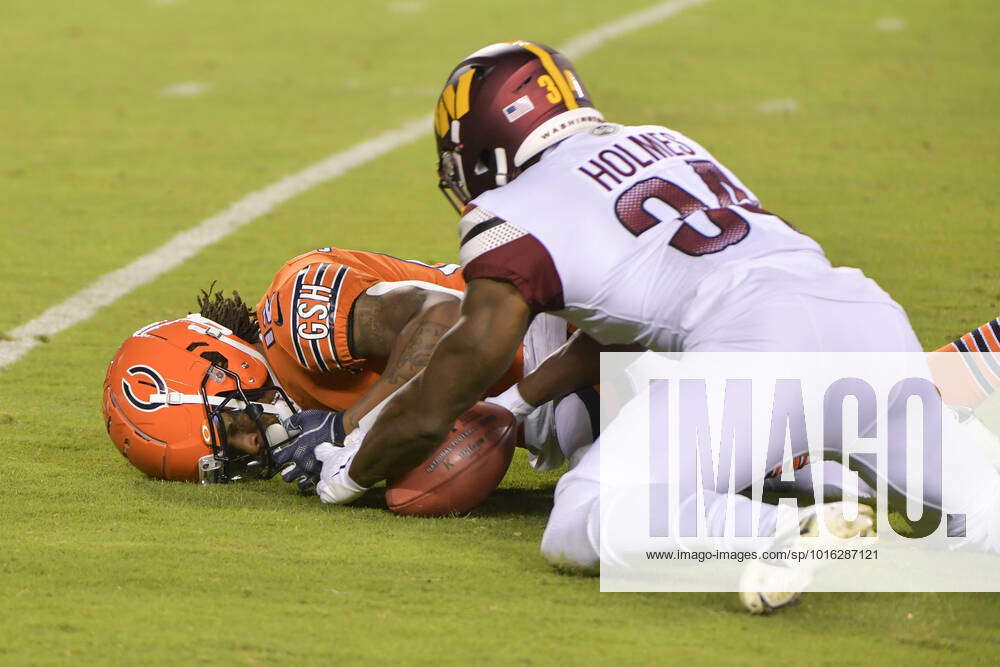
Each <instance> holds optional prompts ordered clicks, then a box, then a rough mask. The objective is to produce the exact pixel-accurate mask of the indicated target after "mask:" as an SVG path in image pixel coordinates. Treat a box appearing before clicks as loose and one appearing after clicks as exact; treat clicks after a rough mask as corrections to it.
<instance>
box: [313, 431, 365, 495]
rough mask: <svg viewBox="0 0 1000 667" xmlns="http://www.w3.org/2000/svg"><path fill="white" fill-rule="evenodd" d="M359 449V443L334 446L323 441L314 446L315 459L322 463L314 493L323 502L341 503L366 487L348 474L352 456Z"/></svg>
mask: <svg viewBox="0 0 1000 667" xmlns="http://www.w3.org/2000/svg"><path fill="white" fill-rule="evenodd" d="M359 449H361V443H360V442H357V443H354V444H350V445H346V446H344V447H334V446H333V445H331V444H329V443H324V444H322V445H320V446H319V447H317V448H316V450H315V456H316V459H317V460H318V461H320V462H322V464H323V470H322V472H321V473H320V480H319V483H318V484H317V485H316V495H318V496H319V499H320V500H322V501H323V502H324V503H332V504H335V505H342V504H344V503H349V502H351V501H353V500H356V499H357V498H358V497H360V496H361V495H362V494H363V493H364V492H365V491H367V490H368V487H365V486H361V485H360V484H358V483H357V482H355V481H354V480H353V479H351V476H350V475H349V474H348V471H349V470H350V469H351V463H352V462H353V461H354V456H355V455H356V454H357V453H358V450H359Z"/></svg>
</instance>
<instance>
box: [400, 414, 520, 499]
mask: <svg viewBox="0 0 1000 667" xmlns="http://www.w3.org/2000/svg"><path fill="white" fill-rule="evenodd" d="M516 439H517V425H516V423H515V420H514V415H512V414H511V413H510V412H509V411H508V410H506V409H504V408H502V407H500V406H498V405H493V404H492V403H485V402H482V401H480V402H479V403H476V404H475V405H474V406H472V407H471V408H469V409H468V410H467V411H465V412H464V413H462V414H461V415H460V416H459V418H458V419H457V420H456V421H455V425H454V426H453V427H452V429H451V432H450V433H448V437H447V438H446V439H445V441H444V442H443V443H441V445H439V446H438V447H437V448H436V449H435V450H434V451H433V453H431V455H430V456H429V457H427V459H426V460H425V461H424V462H423V463H421V464H420V465H418V466H417V467H415V468H413V469H412V470H410V471H409V472H407V473H405V474H403V475H401V476H400V477H398V478H396V479H394V480H392V481H390V482H389V488H388V491H387V492H386V494H385V500H386V503H387V504H388V505H389V509H390V510H392V511H393V512H396V513H398V514H414V515H418V516H443V515H447V514H454V513H458V512H467V511H469V510H471V509H472V508H473V507H475V506H476V505H478V504H480V503H481V502H483V501H484V500H486V497H487V496H489V495H490V493H492V492H493V490H494V489H495V488H497V485H498V484H500V480H502V479H503V476H504V474H506V472H507V468H508V467H510V460H511V458H512V457H513V455H514V446H515V441H516Z"/></svg>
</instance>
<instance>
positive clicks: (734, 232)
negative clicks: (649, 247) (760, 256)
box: [615, 160, 768, 257]
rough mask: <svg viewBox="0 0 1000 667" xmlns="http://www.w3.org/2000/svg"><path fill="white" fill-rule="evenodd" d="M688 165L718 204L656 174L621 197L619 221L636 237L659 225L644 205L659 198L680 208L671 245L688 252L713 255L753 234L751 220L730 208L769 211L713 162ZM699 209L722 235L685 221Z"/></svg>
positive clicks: (619, 199) (703, 161) (619, 198)
mask: <svg viewBox="0 0 1000 667" xmlns="http://www.w3.org/2000/svg"><path fill="white" fill-rule="evenodd" d="M688 164H689V165H690V166H691V168H692V169H694V171H695V173H696V174H698V176H699V177H701V180H702V181H703V182H704V183H705V185H706V187H708V189H709V190H711V191H712V194H714V195H715V196H716V198H717V199H718V200H719V205H718V206H717V207H716V206H711V205H709V204H706V203H705V202H703V201H702V200H700V199H698V198H697V197H695V196H694V195H692V194H691V193H690V192H688V191H687V190H685V189H684V188H682V187H680V186H679V185H677V184H676V183H672V182H670V181H667V180H664V179H662V178H658V177H653V178H647V179H646V180H644V181H639V182H638V183H636V184H635V185H633V186H632V187H630V188H629V189H628V190H626V191H625V192H623V193H622V194H621V195H619V196H618V199H617V200H616V201H615V215H616V216H617V217H618V220H619V222H621V223H622V225H623V226H624V227H625V229H627V230H628V231H630V232H631V233H632V234H633V235H635V236H639V235H640V234H642V233H643V232H645V231H647V230H649V229H650V228H652V227H654V226H656V225H658V224H660V223H661V222H662V220H661V219H660V218H657V217H656V216H654V215H652V214H651V213H649V212H648V211H646V209H645V208H644V206H645V204H646V202H647V201H649V200H650V199H657V200H659V201H662V202H663V203H665V204H667V205H668V206H670V207H671V208H672V209H674V210H675V211H677V214H678V216H679V217H680V218H681V226H680V228H679V229H678V230H677V232H676V233H675V234H674V235H673V237H671V239H670V245H671V246H673V247H674V248H676V249H677V250H680V251H681V252H683V253H684V254H686V255H691V256H694V257H699V256H701V255H710V254H712V253H716V252H719V251H721V250H725V249H726V248H728V247H729V246H731V245H733V244H736V243H739V242H740V241H742V240H743V239H744V238H746V236H747V234H749V233H750V223H748V222H747V221H746V220H745V219H744V218H743V217H742V216H740V214H739V213H737V212H736V211H734V210H733V209H732V208H727V207H730V206H739V207H740V208H743V209H746V210H747V211H752V212H754V213H764V214H767V213H768V212H767V211H765V210H764V209H762V208H760V207H759V206H757V204H756V203H755V202H753V201H752V200H751V199H750V198H749V197H748V196H747V193H746V192H745V191H744V190H742V189H741V188H739V187H737V186H736V185H734V184H733V182H732V181H730V180H729V178H728V177H727V176H726V175H725V174H723V173H722V171H720V170H719V168H718V167H717V166H716V165H715V164H713V163H712V162H709V161H708V160H690V161H688ZM730 193H731V194H730ZM734 197H735V201H734V199H733V198H734ZM699 211H704V212H705V217H707V218H708V219H709V221H710V222H711V223H712V224H713V225H715V226H716V227H718V228H719V234H717V235H715V236H707V235H705V234H702V233H701V232H699V231H698V230H697V229H695V228H694V227H693V226H692V225H690V224H689V223H688V222H687V221H686V220H685V218H687V217H688V216H690V215H692V214H693V213H697V212H699Z"/></svg>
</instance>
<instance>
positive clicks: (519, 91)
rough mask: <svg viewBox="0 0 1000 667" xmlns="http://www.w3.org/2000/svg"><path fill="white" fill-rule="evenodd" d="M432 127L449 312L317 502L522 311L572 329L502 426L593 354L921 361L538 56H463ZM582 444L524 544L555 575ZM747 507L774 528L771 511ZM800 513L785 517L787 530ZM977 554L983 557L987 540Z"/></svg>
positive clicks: (900, 324) (336, 465) (501, 340)
mask: <svg viewBox="0 0 1000 667" xmlns="http://www.w3.org/2000/svg"><path fill="white" fill-rule="evenodd" d="M435 131H436V135H437V144H438V157H439V168H438V171H439V176H440V187H441V189H442V191H444V193H445V194H446V196H448V198H449V199H450V200H451V201H452V203H453V204H454V205H455V207H456V209H458V210H460V211H461V214H462V218H461V222H460V238H461V262H462V264H463V267H464V268H463V271H464V276H465V279H466V281H467V287H466V295H465V299H464V301H463V304H462V316H461V318H460V319H459V321H458V323H457V324H456V325H455V326H454V327H453V328H452V329H451V330H450V331H449V332H448V333H447V334H446V335H445V336H444V337H443V338H442V339H441V341H440V343H439V344H438V346H437V347H436V349H435V351H434V353H433V356H432V358H431V360H430V362H429V364H428V365H427V366H426V368H425V369H424V370H423V371H422V372H420V373H419V374H418V375H416V376H415V377H414V378H413V379H412V380H411V381H410V382H409V383H408V384H407V385H405V386H404V387H403V388H402V389H401V390H400V391H399V392H398V393H397V394H396V396H395V397H394V398H393V399H392V400H390V401H389V402H388V403H387V405H386V406H385V408H384V410H383V411H382V413H381V415H380V417H379V418H378V419H377V420H376V422H375V423H374V425H373V426H372V427H371V429H370V431H368V432H367V434H366V435H365V436H364V438H363V441H362V440H361V437H358V438H356V439H355V440H354V441H353V442H350V443H348V445H347V446H345V447H344V448H343V449H342V450H340V451H339V453H338V457H337V458H336V460H331V461H329V462H328V463H326V464H325V465H324V467H323V479H322V481H321V482H320V484H319V486H318V492H319V494H320V496H321V498H323V499H324V500H325V501H327V502H336V503H341V502H350V501H351V500H353V499H354V498H356V497H358V496H359V495H360V494H361V493H363V492H364V490H365V489H367V488H368V487H370V486H371V485H372V484H374V483H376V482H378V481H380V480H382V479H386V478H387V477H389V476H390V475H391V474H392V473H394V472H397V471H401V470H404V469H407V468H408V467H411V466H412V465H415V464H416V463H418V462H419V461H420V460H422V459H423V458H425V457H426V455H427V454H428V453H429V452H430V451H432V449H433V448H434V447H435V446H436V445H437V444H438V443H439V442H440V441H441V440H442V438H443V437H444V435H445V433H446V432H447V431H448V428H449V427H450V425H451V424H452V423H453V422H454V420H455V418H456V417H457V416H458V415H459V414H460V413H461V412H462V411H464V410H466V409H467V408H468V407H470V406H471V405H472V404H473V403H474V402H475V401H476V399H477V398H478V397H479V396H481V395H482V393H483V391H484V390H485V388H486V387H487V386H489V385H490V384H491V383H492V382H493V381H494V380H495V379H496V378H497V377H498V376H499V375H500V373H502V372H503V370H504V369H505V368H507V366H508V365H509V364H510V361H511V358H512V356H513V354H514V352H515V350H516V349H517V346H518V344H519V343H520V341H521V339H522V337H523V335H524V332H525V330H526V328H527V326H528V324H529V323H530V322H531V320H532V318H533V317H534V316H535V315H536V314H538V313H543V312H545V313H554V314H556V315H558V316H560V317H563V318H565V319H566V320H568V321H569V322H571V323H572V324H573V325H575V326H576V327H577V328H578V330H579V331H578V332H577V334H576V335H575V336H574V337H573V338H572V339H571V341H570V342H569V343H567V345H566V346H565V347H563V348H562V349H561V351H559V352H558V353H557V354H555V355H554V356H552V357H550V358H549V359H548V360H547V361H546V362H545V363H544V364H542V366H540V367H539V368H538V369H537V371H536V372H535V373H533V374H532V375H530V376H528V377H526V378H525V379H524V380H522V381H521V382H520V383H519V385H516V386H515V387H513V388H512V389H510V390H508V392H507V393H506V394H504V395H503V396H502V397H501V398H500V401H501V403H502V404H504V405H506V406H507V407H508V408H510V409H511V410H512V411H513V412H515V413H516V414H518V415H523V414H524V413H526V412H528V411H530V410H531V409H532V407H533V406H537V405H541V404H542V403H544V402H545V401H547V400H551V399H553V398H556V397H558V396H563V395H566V394H567V393H569V392H570V391H573V390H575V389H577V388H579V387H583V386H588V385H592V384H595V383H596V382H597V381H598V375H597V373H598V368H599V361H598V359H599V357H598V353H599V352H601V351H607V350H616V349H648V350H654V351H684V352H687V351H711V352H724V351H802V352H811V351H830V352H879V351H885V352H910V351H912V352H919V351H920V347H919V344H918V342H917V339H916V337H915V336H914V334H913V331H912V329H911V327H910V324H909V321H908V319H907V317H906V314H905V312H904V311H903V309H902V308H901V307H900V306H899V305H898V304H896V303H895V302H894V301H893V300H892V299H891V298H890V297H889V295H888V294H886V293H885V292H884V291H883V290H882V289H881V288H879V286H878V285H877V284H875V282H873V281H872V280H870V279H868V278H866V277H865V276H864V274H862V273H861V272H860V271H858V270H856V269H849V268H834V267H832V266H831V264H830V262H829V261H828V260H827V259H826V257H825V256H824V254H823V251H822V249H821V248H820V247H819V245H818V244H817V243H816V242H815V241H813V240H812V239H810V238H809V237H808V236H805V235H804V234H801V233H800V232H798V231H797V230H796V229H795V228H794V227H792V226H791V225H790V224H788V223H787V222H785V221H784V220H782V219H781V218H780V217H778V216H776V215H774V214H772V213H770V212H769V211H767V210H765V209H764V208H762V206H761V204H760V202H759V200H758V199H757V197H756V196H755V195H754V193H753V192H752V191H751V190H750V188H748V187H747V186H746V185H745V184H744V183H742V182H741V181H740V180H739V179H738V178H737V177H736V176H735V175H734V174H733V173H732V172H731V171H729V170H728V169H727V168H726V167H724V166H723V165H722V164H721V163H720V162H719V161H718V160H716V159H715V158H714V157H713V156H712V154H711V153H709V152H708V151H707V150H706V149H705V148H703V147H702V146H701V145H700V144H698V143H697V142H695V141H694V140H692V139H690V138H688V137H686V136H684V135H683V134H681V133H679V132H677V131H675V130H671V129H668V128H665V127H661V126H656V125H644V126H636V127H630V126H625V125H618V124H614V123H609V122H605V120H604V118H603V116H602V115H601V113H600V112H599V111H597V109H595V108H594V107H593V106H592V104H591V101H590V99H589V95H588V93H587V91H586V89H585V88H584V86H583V83H582V82H581V80H580V78H579V77H578V75H577V73H576V70H575V69H574V67H573V65H572V64H571V63H570V62H569V61H568V60H567V59H566V58H565V57H563V56H562V55H561V54H559V53H558V52H556V51H554V50H552V49H551V48H548V47H546V46H544V45H541V44H537V43H532V42H510V43H502V44H494V45H491V46H488V47H485V48H483V49H481V50H479V51H477V52H475V53H473V54H472V55H470V56H469V57H467V58H465V59H464V60H462V62H460V63H459V64H458V66H457V67H456V68H455V69H454V70H453V71H452V73H451V75H450V77H449V79H448V81H447V83H446V85H445V88H444V91H443V92H442V95H441V98H440V100H439V103H438V106H437V110H436V114H435ZM859 322H864V326H858V323H859ZM601 442H602V440H598V441H597V443H596V444H595V446H593V447H591V448H590V450H589V451H587V452H586V454H585V455H583V456H582V458H581V459H580V460H579V463H578V464H577V465H575V466H574V467H573V469H572V470H571V471H570V472H569V473H568V474H566V475H564V476H563V478H562V479H561V480H560V482H559V484H558V487H557V489H556V496H555V506H554V509H553V511H552V515H551V517H550V519H549V523H548V526H547V529H546V531H545V535H544V537H543V542H542V551H543V553H544V554H545V556H546V557H547V558H549V559H550V560H552V561H553V562H555V563H559V564H561V565H564V566H565V565H569V566H572V567H578V568H581V569H589V568H594V567H595V566H596V565H597V564H598V542H597V536H598V534H599V530H598V527H599V526H598V518H599V513H598V496H599V491H600V484H599V477H598V472H599V465H598V454H599V451H600V445H601ZM987 468H989V467H988V466H986V467H984V468H982V469H981V470H979V473H980V474H979V477H978V478H977V479H976V480H975V481H974V484H975V485H976V488H977V489H978V491H977V493H978V494H979V501H978V505H976V507H977V508H978V510H977V511H980V512H981V513H989V514H990V515H998V514H1000V476H998V475H997V474H996V472H995V471H993V470H992V469H991V468H989V469H988V470H987ZM726 499H727V498H726V497H724V496H720V497H719V499H718V500H719V501H720V502H725V501H726ZM742 501H743V502H751V501H749V500H747V499H745V498H744V499H742ZM761 512H762V514H761V516H762V517H763V521H764V522H766V521H771V522H772V525H773V522H776V521H777V518H776V517H777V510H776V508H774V507H773V506H765V507H764V508H763V509H762V510H761ZM707 513H708V512H707ZM838 514H839V513H838ZM817 515H818V512H817V511H816V510H813V509H805V510H802V514H801V517H802V529H803V530H804V531H806V530H809V529H810V527H811V526H812V525H813V524H814V523H815V521H816V516H817ZM865 521H868V519H867V518H866V517H865V516H864V515H862V516H861V517H860V518H859V519H858V522H861V523H864V522H865ZM868 527H870V521H868V524H867V526H866V525H845V526H844V528H845V532H851V531H856V530H857V529H859V528H860V529H862V530H864V529H866V528H868ZM996 532H997V533H1000V522H997V530H996ZM983 540H984V541H986V542H987V543H988V545H989V546H990V547H992V548H997V546H998V545H1000V534H995V535H994V534H990V535H985V536H983ZM781 602H782V600H777V601H775V600H771V601H768V600H765V601H764V604H765V605H767V604H770V605H772V606H777V605H778V604H780V603H781Z"/></svg>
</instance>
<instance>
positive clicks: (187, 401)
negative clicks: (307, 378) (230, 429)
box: [102, 315, 296, 483]
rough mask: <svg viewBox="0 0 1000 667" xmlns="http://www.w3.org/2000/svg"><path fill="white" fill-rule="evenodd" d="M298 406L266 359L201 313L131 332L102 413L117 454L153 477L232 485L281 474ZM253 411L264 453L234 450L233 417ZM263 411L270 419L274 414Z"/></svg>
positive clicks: (115, 361) (114, 363) (109, 377)
mask: <svg viewBox="0 0 1000 667" xmlns="http://www.w3.org/2000/svg"><path fill="white" fill-rule="evenodd" d="M295 410H296V408H295V406H294V404H293V403H292V401H291V400H290V399H289V398H288V397H287V396H286V395H285V392H284V391H283V390H282V389H281V387H279V386H278V385H276V384H274V382H273V381H272V374H271V373H270V369H269V368H268V365H267V362H266V360H265V359H264V357H263V356H262V355H261V354H260V353H259V352H258V351H257V350H255V349H254V348H253V347H251V346H250V345H249V344H247V343H246V342H244V341H241V340H240V339H239V338H236V337H235V336H233V335H232V331H230V330H229V329H226V328H225V327H222V326H221V325H219V324H217V323H216V322H213V321H211V320H209V319H206V318H204V317H201V316H200V315H189V316H188V317H185V318H182V319H179V320H172V321H164V322H156V323H154V324H151V325H148V326H146V327H144V328H142V329H140V330H139V331H137V332H135V333H134V334H133V335H132V336H130V337H129V338H128V339H127V340H126V341H125V342H124V343H123V344H122V346H121V347H120V348H119V349H118V351H117V352H116V353H115V356H114V357H113V358H112V360H111V363H110V364H109V366H108V371H107V374H106V375H105V379H104V399H103V401H102V411H103V413H104V422H105V425H106V426H107V429H108V435H110V436H111V440H112V441H113V442H114V443H115V446H116V447H117V448H118V450H119V451H120V452H121V453H122V454H123V455H124V456H125V457H126V458H127V459H128V460H129V461H130V462H131V463H132V464H133V465H135V467H137V468H139V469H140V470H142V471H143V472H144V473H146V474H147V475H149V476H151V477H156V478H160V479H170V480H186V481H198V480H200V481H202V482H206V483H207V482H228V481H236V480H238V479H243V478H246V477H259V478H269V477H272V476H273V475H274V472H275V470H274V463H273V460H272V456H271V452H272V450H273V449H274V448H275V447H277V446H279V445H281V444H284V441H285V440H286V439H287V434H283V432H282V431H281V430H280V429H278V431H275V430H274V429H275V427H274V426H268V424H267V423H266V422H268V421H271V422H275V423H277V422H279V421H280V420H281V419H284V418H286V417H288V416H290V415H291V414H293V413H294V412H295ZM239 414H243V415H246V416H247V417H248V418H249V419H250V420H251V422H252V423H253V424H254V425H255V426H256V428H257V430H258V431H259V433H260V443H261V444H262V446H261V447H260V450H259V451H258V452H256V453H248V452H243V451H237V450H235V449H233V448H230V447H229V446H228V442H227V441H228V438H227V425H226V415H230V416H231V417H235V416H236V415H239ZM265 415H272V417H270V418H268V417H265Z"/></svg>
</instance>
